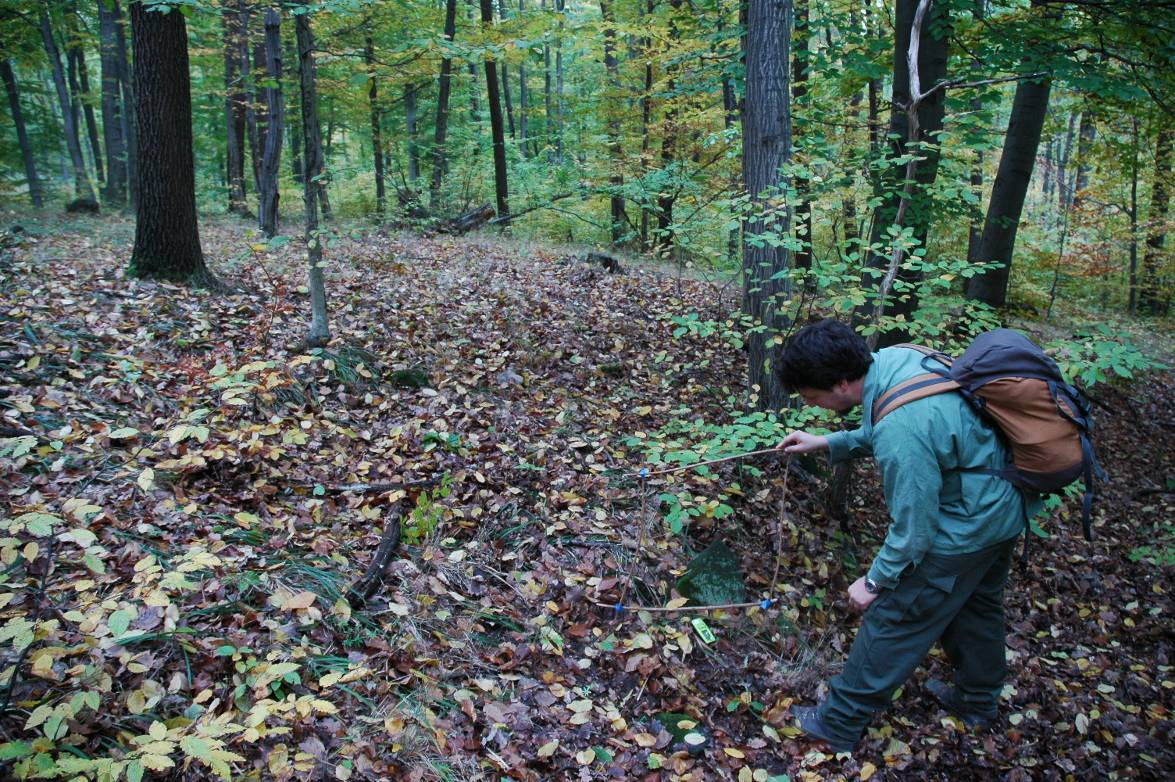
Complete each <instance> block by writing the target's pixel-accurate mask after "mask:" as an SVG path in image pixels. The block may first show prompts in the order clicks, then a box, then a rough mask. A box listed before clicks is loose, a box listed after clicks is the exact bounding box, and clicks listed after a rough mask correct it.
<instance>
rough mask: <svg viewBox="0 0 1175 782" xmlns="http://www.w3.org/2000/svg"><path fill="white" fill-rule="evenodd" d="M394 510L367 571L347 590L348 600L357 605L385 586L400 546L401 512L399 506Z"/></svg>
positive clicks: (363, 603)
mask: <svg viewBox="0 0 1175 782" xmlns="http://www.w3.org/2000/svg"><path fill="white" fill-rule="evenodd" d="M397 505H398V503H397ZM392 510H393V511H395V512H396V515H395V516H394V517H392V518H390V519H388V522H387V525H386V526H384V532H383V535H382V536H381V537H380V539H379V545H378V546H377V547H376V549H375V556H374V557H372V559H371V564H370V565H368V566H367V572H365V573H364V574H363V578H361V579H359V580H358V581H356V582H355V584H354V585H353V586H352V587H351V588H350V589H348V590H347V600H348V601H349V602H350V603H351V604H352V605H353V606H355V607H360V606H363V605H365V604H366V603H367V601H368V600H370V599H371V597H372V595H374V594H375V593H376V592H377V591H378V590H379V589H380V587H382V586H383V583H384V577H385V576H387V573H388V568H389V567H390V566H391V564H392V560H393V559H394V558H395V554H396V551H397V550H398V549H399V548H400V514H399V512H398V508H397V507H393V508H392Z"/></svg>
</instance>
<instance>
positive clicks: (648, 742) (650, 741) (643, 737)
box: [633, 733, 657, 749]
mask: <svg viewBox="0 0 1175 782" xmlns="http://www.w3.org/2000/svg"><path fill="white" fill-rule="evenodd" d="M633 739H634V740H635V741H636V745H637V746H638V747H644V748H646V749H647V748H649V747H655V746H656V745H657V737H656V736H654V735H653V734H652V733H638V734H636V735H635V736H633Z"/></svg>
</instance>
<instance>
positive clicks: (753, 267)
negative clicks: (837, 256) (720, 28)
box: [742, 0, 792, 410]
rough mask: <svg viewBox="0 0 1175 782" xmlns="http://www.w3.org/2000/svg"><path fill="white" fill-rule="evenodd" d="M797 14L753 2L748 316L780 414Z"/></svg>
mask: <svg viewBox="0 0 1175 782" xmlns="http://www.w3.org/2000/svg"><path fill="white" fill-rule="evenodd" d="M791 13H792V8H791V0H748V3H747V37H746V63H747V65H746V74H747V75H746V100H745V101H744V103H743V112H742V118H743V181H744V182H745V183H746V186H747V194H748V195H749V196H750V208H751V214H750V216H749V217H748V219H747V223H746V228H745V234H744V240H745V243H744V245H743V313H744V314H745V315H747V316H748V317H750V318H751V319H752V320H753V321H754V324H755V326H756V327H758V328H756V329H754V330H753V331H752V333H751V335H750V339H749V341H748V345H747V376H748V383H749V387H750V389H751V393H752V396H753V397H754V398H755V399H756V400H757V407H758V408H759V409H761V410H779V409H780V408H781V407H783V406H784V405H785V404H786V401H787V400H786V395H785V394H784V392H783V388H782V387H781V386H780V384H779V382H778V380H777V378H776V377H775V373H774V372H773V371H772V368H771V357H772V355H773V354H774V352H775V351H774V344H775V336H776V334H777V333H778V331H779V330H780V327H781V326H782V324H783V320H784V316H783V313H781V312H780V310H779V304H780V301H779V299H780V298H781V297H782V296H786V295H788V293H789V292H790V285H789V283H788V281H787V279H786V277H785V276H783V273H785V272H786V271H787V269H788V265H789V262H790V256H789V252H788V249H787V246H786V244H784V243H783V242H782V241H779V236H780V235H787V233H789V232H790V230H791V228H790V223H791V214H790V210H789V209H788V207H786V206H785V207H782V209H780V208H778V207H775V206H773V200H774V197H775V196H777V195H778V190H779V188H780V186H781V184H782V182H781V179H780V169H781V167H782V166H783V165H784V164H786V163H787V162H788V159H789V157H790V154H791V141H792V139H791V100H790V87H789V83H788V82H789V79H788V58H789V56H790V47H791V35H790V33H791V31H790V29H789V28H790V21H791ZM773 235H774V237H775V239H774V240H773V239H772V237H773Z"/></svg>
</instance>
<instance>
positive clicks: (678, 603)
mask: <svg viewBox="0 0 1175 782" xmlns="http://www.w3.org/2000/svg"><path fill="white" fill-rule="evenodd" d="M688 602H689V598H688V597H675V598H673V599H672V600H670V601H669V602H668V603H666V604H665V607H666V608H681V607H682V606H683V605H685V604H686V603H688Z"/></svg>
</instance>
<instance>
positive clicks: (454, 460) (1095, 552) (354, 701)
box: [0, 219, 1175, 782]
mask: <svg viewBox="0 0 1175 782" xmlns="http://www.w3.org/2000/svg"><path fill="white" fill-rule="evenodd" d="M129 227H130V224H129V223H128V222H126V221H118V220H109V219H107V220H106V221H104V222H101V223H99V222H98V221H86V220H84V219H83V220H78V221H75V222H72V223H67V224H62V225H57V226H53V227H52V230H50V229H49V228H47V227H46V228H44V229H43V230H41V231H39V232H38V231H34V232H33V236H32V238H31V239H30V240H28V241H25V242H24V243H22V244H20V245H18V246H14V247H11V248H10V249H8V250H6V251H5V253H4V255H3V256H0V272H2V278H0V289H2V293H3V301H4V304H3V309H2V310H0V318H2V319H3V324H4V329H3V335H2V336H0V409H2V411H3V416H4V421H3V425H4V427H5V429H4V435H5V439H4V440H2V441H0V443H2V447H0V465H3V468H4V473H3V478H2V481H3V483H2V488H3V490H4V496H5V500H4V503H5V504H4V518H5V521H4V527H5V528H4V529H3V530H0V535H2V537H0V562H2V563H3V565H4V568H5V569H4V571H3V575H2V576H0V623H2V624H0V698H3V699H4V700H3V703H4V706H5V707H6V708H7V709H8V711H7V713H6V715H5V720H4V723H5V727H4V735H3V739H4V742H5V743H4V744H3V745H0V763H4V764H5V767H7V768H9V769H19V768H34V769H41V770H45V769H57V770H58V772H59V773H60V775H61V776H64V777H68V776H73V775H74V774H82V775H84V776H88V777H90V778H98V777H99V776H100V775H101V774H103V773H104V774H106V775H107V776H111V777H116V776H118V777H121V776H125V777H126V778H128V779H137V778H143V777H144V776H145V775H155V776H158V777H160V778H166V777H172V778H183V779H200V778H223V779H230V778H231V779H277V780H282V779H294V778H297V777H300V776H304V775H306V774H316V775H318V776H320V777H325V778H337V779H388V778H396V779H408V780H424V779H491V778H502V777H505V778H511V779H526V780H541V779H638V778H639V779H696V780H701V779H737V780H740V782H741V781H742V780H748V779H749V780H758V781H759V782H762V781H763V780H782V779H804V780H815V779H839V778H845V779H910V778H925V779H944V780H945V779H954V778H959V777H963V778H992V779H1038V778H1039V779H1084V778H1106V779H1110V778H1119V779H1159V778H1162V777H1163V774H1164V772H1163V769H1164V768H1170V767H1171V765H1172V761H1173V757H1172V751H1171V749H1170V748H1171V747H1172V746H1173V744H1175V742H1173V741H1172V738H1173V737H1172V725H1173V723H1172V720H1171V709H1172V690H1173V689H1175V683H1173V680H1175V675H1173V673H1172V670H1171V661H1170V650H1171V632H1170V630H1171V627H1170V619H1169V617H1170V608H1171V606H1170V597H1169V593H1170V583H1171V579H1170V571H1171V563H1170V561H1169V559H1170V554H1169V553H1165V552H1169V551H1170V547H1171V537H1170V536H1171V527H1170V519H1171V518H1172V504H1173V500H1172V493H1171V488H1172V485H1171V480H1172V476H1173V475H1175V472H1173V470H1172V456H1171V453H1170V448H1169V442H1170V434H1169V431H1170V422H1171V421H1172V420H1175V416H1173V412H1175V395H1173V393H1172V392H1171V390H1170V384H1169V383H1166V382H1162V381H1163V379H1162V378H1159V379H1155V380H1152V381H1148V382H1140V383H1137V384H1135V385H1134V386H1132V387H1129V388H1127V389H1125V390H1120V391H1115V392H1114V393H1115V394H1117V395H1118V396H1120V397H1121V398H1120V399H1119V398H1114V399H1110V400H1108V401H1109V402H1110V403H1109V404H1107V405H1105V409H1102V410H1100V411H1099V412H1100V419H1101V421H1102V428H1101V433H1100V438H1099V443H1100V447H1101V449H1102V451H1103V454H1105V455H1106V457H1107V458H1106V459H1105V461H1106V462H1107V464H1108V465H1109V466H1111V467H1112V469H1111V472H1112V473H1113V475H1114V482H1113V483H1112V484H1111V485H1110V487H1109V488H1108V489H1107V491H1106V492H1105V496H1103V498H1102V500H1101V502H1100V503H1099V506H1098V508H1099V510H1098V513H1099V515H1100V516H1101V518H1100V523H1099V525H1098V527H1097V538H1096V540H1095V543H1094V544H1093V545H1092V546H1089V545H1087V544H1085V543H1084V541H1082V540H1081V539H1080V535H1078V534H1073V529H1074V528H1075V524H1074V520H1072V519H1069V520H1066V519H1063V518H1058V516H1059V515H1061V514H1064V513H1069V514H1072V513H1073V511H1072V510H1070V511H1058V512H1054V516H1053V518H1050V519H1049V520H1048V522H1047V523H1046V525H1045V526H1046V528H1048V529H1050V530H1051V531H1052V533H1053V534H1052V536H1051V537H1050V538H1049V539H1047V540H1034V541H1033V544H1034V545H1033V548H1032V549H1031V557H1030V560H1029V565H1028V568H1027V571H1026V572H1023V573H1020V572H1017V573H1014V574H1013V577H1012V583H1011V584H1010V586H1009V599H1008V625H1009V640H1008V644H1009V664H1010V675H1009V679H1008V684H1007V687H1006V688H1005V693H1004V699H1003V700H1004V702H1003V710H1004V718H1003V719H1002V720H1001V722H1000V724H999V725H998V726H997V727H996V728H995V729H993V730H992V731H991V732H989V733H969V732H967V731H966V730H965V729H964V728H963V726H962V725H961V723H958V722H957V721H956V720H954V719H953V718H951V717H950V716H949V715H948V714H946V713H945V712H943V711H942V710H940V709H938V708H937V707H936V706H935V704H934V702H933V700H932V699H931V698H930V697H929V694H928V693H927V692H926V690H925V689H924V688H923V687H922V685H921V682H923V681H924V680H925V677H926V676H927V675H930V674H933V673H937V675H939V676H941V675H943V674H944V672H945V671H946V670H947V669H946V667H945V663H944V661H943V660H942V659H941V657H938V656H935V657H932V658H931V659H930V660H929V661H928V662H927V665H926V666H924V667H925V668H927V669H929V671H921V672H919V673H918V674H916V675H915V677H914V678H913V679H912V680H911V681H910V682H909V683H908V684H907V687H906V688H904V689H903V691H901V692H900V693H899V696H898V698H897V701H896V703H895V705H894V708H893V709H891V710H890V711H888V712H887V713H885V714H882V715H879V716H878V718H877V719H875V720H874V724H873V726H872V727H871V728H870V731H869V733H868V735H867V737H866V739H865V740H864V741H863V742H862V744H861V745H860V746H859V747H858V749H857V752H856V753H854V754H853V755H852V756H851V757H849V756H845V755H841V756H833V755H830V754H826V753H823V752H821V751H819V749H818V748H813V747H812V746H811V745H809V744H807V743H806V742H803V741H802V740H801V739H800V736H799V734H798V731H797V730H796V729H795V728H794V727H793V726H792V723H791V720H790V712H789V710H790V707H791V706H792V705H793V704H797V703H810V702H812V701H813V699H814V698H816V697H818V695H819V694H820V692H821V690H820V682H822V681H824V680H826V678H827V677H828V676H830V675H832V674H833V673H834V672H835V671H836V667H837V665H838V664H839V663H840V661H841V660H843V658H844V655H845V653H846V652H847V649H848V646H849V644H850V643H851V641H852V635H853V632H854V630H855V626H856V622H855V617H854V615H853V614H852V613H851V611H849V610H848V608H847V606H846V604H845V602H844V601H843V600H842V599H840V597H839V596H840V595H841V594H842V593H843V591H844V589H845V587H846V586H847V584H848V582H849V580H851V579H850V577H849V576H850V571H851V568H852V567H853V564H852V563H853V562H854V561H859V560H860V558H862V557H867V556H869V554H870V553H871V550H872V548H871V547H872V546H874V545H875V544H876V541H877V540H878V539H879V537H880V536H881V535H882V534H883V533H884V524H885V517H884V512H883V506H882V504H881V502H880V495H879V492H878V488H877V486H876V482H875V481H874V480H873V478H872V477H871V475H870V473H869V470H868V467H867V466H862V467H860V468H858V470H857V477H856V482H857V485H858V487H859V488H858V491H857V496H858V499H857V502H856V503H855V504H854V506H853V507H852V508H851V518H850V528H851V529H852V530H854V532H856V533H857V535H858V536H859V538H860V539H861V544H860V550H859V551H858V549H857V547H856V546H855V545H854V544H853V542H852V541H850V540H847V539H846V538H845V537H844V536H843V535H838V534H837V529H838V527H837V524H836V523H835V522H831V521H829V520H828V519H826V518H825V517H824V516H823V513H822V511H821V502H820V494H819V492H820V485H819V482H818V481H813V480H809V482H807V483H803V482H801V483H800V485H798V486H793V487H792V490H791V494H790V498H791V506H790V508H789V513H788V515H787V516H786V517H784V518H783V519H782V520H781V521H778V523H780V524H782V533H781V535H782V537H781V539H782V542H783V544H784V545H783V547H782V553H781V556H782V557H783V561H782V563H781V565H782V566H781V569H780V572H781V576H780V582H781V584H780V595H779V597H780V604H779V607H777V608H772V609H770V610H767V611H760V610H751V611H737V612H725V613H723V612H715V613H710V614H707V615H706V616H705V619H706V621H705V623H704V625H705V626H707V627H708V628H709V629H710V630H712V631H713V632H714V634H715V635H716V636H717V637H716V639H714V640H713V641H712V642H707V641H706V640H704V639H703V638H702V637H700V635H699V631H698V630H697V629H696V628H695V627H694V626H693V624H692V623H691V621H690V620H691V619H692V618H695V616H696V615H689V614H685V613H656V614H649V613H643V614H642V613H641V612H639V611H637V610H632V611H628V612H626V613H624V614H622V615H621V616H620V617H619V618H617V617H616V616H615V615H614V612H610V611H608V610H607V609H606V608H601V607H599V606H598V605H597V603H603V604H605V605H610V604H613V603H616V602H620V601H625V600H627V601H628V602H630V603H634V604H639V603H641V602H645V604H648V605H665V604H667V603H669V601H670V600H673V599H674V598H675V597H677V596H676V593H675V592H674V585H675V584H676V582H677V579H678V578H679V577H680V576H682V575H683V574H684V573H685V572H686V567H687V565H688V564H689V562H690V561H691V559H692V558H693V557H694V556H695V555H696V554H697V553H698V552H700V551H702V550H703V549H705V548H707V547H708V546H710V545H711V544H714V543H716V542H718V541H725V544H726V545H729V547H730V549H731V550H732V551H733V552H734V553H735V555H736V557H737V559H738V561H739V563H740V564H741V567H742V570H743V572H744V573H746V575H747V582H748V583H747V587H748V591H749V592H750V593H752V594H755V595H758V594H759V593H760V592H761V591H762V590H764V589H765V588H766V587H767V586H768V585H769V583H770V580H771V575H770V574H771V572H772V570H773V569H774V564H775V562H774V553H773V546H772V545H770V544H767V545H765V542H766V541H768V540H769V539H770V538H771V536H772V535H774V533H773V532H771V530H772V529H773V526H772V525H773V524H775V523H777V519H778V516H779V509H778V508H777V507H775V505H774V503H773V497H775V496H777V495H778V492H779V491H780V490H781V486H780V478H779V474H780V472H781V471H780V470H779V469H778V467H779V465H778V464H777V463H776V462H774V461H773V460H772V459H771V458H769V457H768V458H757V459H756V460H755V466H757V467H759V468H760V469H761V470H762V472H760V473H756V474H752V473H748V472H747V471H746V470H744V469H742V468H740V467H739V466H738V465H735V464H725V465H723V466H722V467H721V468H716V469H715V470H713V471H710V470H706V471H704V472H703V471H698V472H692V471H691V472H683V473H678V474H674V475H666V476H663V477H662V476H659V477H657V478H656V479H655V480H651V481H649V485H647V486H645V485H642V484H641V483H639V482H636V481H633V480H632V479H631V478H628V477H626V476H627V475H628V474H629V473H631V471H632V470H633V469H634V468H636V467H639V466H640V465H641V464H642V459H643V454H642V453H641V452H640V450H639V449H638V448H636V447H634V446H633V445H632V444H631V443H633V442H635V441H637V440H639V439H640V435H639V434H638V433H642V434H647V433H653V432H657V431H660V430H662V429H664V428H665V427H666V426H668V425H670V424H671V423H674V422H680V421H682V420H687V421H688V420H712V421H717V420H721V419H722V418H723V417H724V416H726V415H728V412H727V411H728V410H729V409H730V408H729V406H728V405H729V400H730V399H736V400H737V399H738V398H739V395H740V393H741V381H740V380H739V378H741V377H742V376H743V373H744V367H743V356H742V354H741V352H739V351H736V350H731V349H729V348H728V347H726V346H724V345H722V344H719V343H717V342H714V341H712V340H708V339H705V338H703V337H701V336H696V335H695V336H688V335H687V336H685V337H684V338H674V337H673V331H674V326H673V324H672V323H671V322H669V319H668V316H670V315H674V314H676V315H686V314H689V313H695V312H701V313H704V316H705V317H713V318H718V319H721V318H724V317H725V316H726V314H727V313H728V312H729V311H730V310H731V309H733V308H734V307H735V306H737V303H736V302H733V301H732V300H731V299H730V292H729V291H722V290H720V289H719V288H718V287H717V286H715V285H712V284H710V283H707V282H705V281H699V280H693V279H684V278H680V277H673V276H667V275H663V274H659V273H656V272H652V271H650V270H642V269H641V267H639V266H637V267H635V268H632V269H630V270H629V271H628V272H627V273H625V274H623V275H608V274H603V273H602V272H601V271H600V270H597V269H594V268H591V267H588V266H585V265H583V264H580V263H578V262H575V261H574V260H570V259H568V258H567V257H566V256H565V255H563V254H560V253H558V252H557V251H555V250H552V249H548V248H544V247H538V246H528V245H526V244H523V243H518V242H510V241H507V240H494V239H487V238H481V239H458V238H448V237H446V238H431V239H429V238H421V237H417V236H408V235H399V236H395V235H393V236H387V235H384V234H381V233H379V232H371V231H357V232H356V233H355V234H353V235H348V234H340V235H338V236H336V238H335V240H334V241H333V242H332V243H331V245H330V246H329V247H328V256H329V259H330V260H329V268H328V269H327V272H328V286H329V287H328V290H329V294H330V306H331V318H332V328H333V329H334V336H335V341H334V342H332V344H331V346H329V347H328V349H327V350H326V351H323V352H321V353H318V354H307V353H304V352H301V351H300V348H299V345H298V343H299V338H300V335H301V334H302V332H303V330H304V328H305V317H306V312H307V310H308V306H309V305H308V300H307V294H306V292H305V289H304V287H303V285H302V282H303V274H304V270H303V265H302V260H301V257H300V255H299V252H298V243H297V242H291V243H289V244H286V245H285V246H280V247H274V248H273V249H270V247H269V246H267V245H265V244H257V243H250V242H251V240H250V239H249V237H248V236H246V232H245V231H244V230H243V228H242V225H241V224H240V223H238V222H234V221H231V220H223V221H212V222H210V223H209V224H206V225H205V226H204V236H205V248H206V252H207V253H208V255H209V257H210V259H211V261H212V265H213V267H214V268H216V269H217V270H218V273H222V274H224V275H225V276H226V277H229V278H231V279H233V280H235V281H236V282H237V284H238V288H237V289H236V290H235V291H233V292H231V293H229V294H227V295H211V294H207V293H203V292H195V293H193V292H190V291H188V290H186V289H184V288H182V287H178V286H174V285H169V284H163V283H145V282H136V281H131V280H127V279H124V277H123V275H122V269H123V267H124V266H125V262H124V259H125V256H126V253H127V251H128V249H129V244H128V237H129ZM724 296H725V298H724ZM812 469H815V468H812ZM735 482H737V483H738V486H739V488H740V491H739V492H738V493H737V494H736V496H734V497H733V499H728V500H727V502H730V503H732V505H733V511H734V512H733V514H732V515H730V516H727V517H726V518H724V519H722V520H721V521H719V520H717V519H715V518H714V515H713V514H702V515H700V516H698V517H696V518H695V519H694V520H693V524H692V526H691V527H690V528H689V530H688V532H687V533H686V534H673V533H671V532H670V531H669V528H668V526H667V524H666V523H665V520H664V518H663V517H662V514H661V511H660V509H659V500H658V497H657V494H658V493H659V492H663V491H671V492H674V493H681V492H685V493H687V494H690V495H695V496H696V497H697V498H698V500H699V501H702V500H704V499H705V498H707V497H709V496H710V495H712V494H713V493H714V488H715V486H716V485H718V484H721V483H726V484H731V483H735ZM388 523H399V524H400V525H401V527H402V531H403V539H402V543H401V547H400V549H399V551H398V555H397V557H396V558H395V559H394V560H393V561H392V562H391V564H390V566H389V568H388V570H387V572H386V573H385V574H384V576H383V581H382V588H380V589H379V590H377V592H376V594H375V595H374V596H373V597H372V598H371V600H370V601H368V602H367V603H366V605H363V606H361V607H360V606H357V605H352V604H351V602H350V601H349V600H348V598H347V594H348V588H349V586H350V585H352V584H353V583H355V582H356V581H358V580H359V579H360V577H361V576H362V575H363V573H364V570H365V568H366V566H367V563H368V562H369V561H370V560H371V558H372V556H373V555H374V553H375V550H376V547H377V544H378V543H379V541H380V537H381V533H382V531H383V528H384V526H385V525H386V524H388ZM1164 536H1165V537H1164ZM1164 543H1165V548H1164ZM679 602H680V599H679ZM675 605H676V603H675ZM687 734H688V735H690V736H698V737H701V738H698V739H695V741H696V742H698V743H697V744H696V746H695V745H694V744H687V742H685V741H683V740H682V737H683V736H685V735H687ZM103 763H105V764H106V765H105V766H103V765H102V764H103ZM20 764H24V765H23V766H22V765H20ZM69 769H73V770H72V771H70V770H69Z"/></svg>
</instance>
